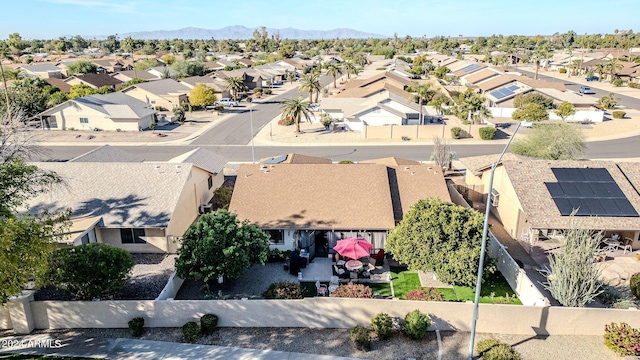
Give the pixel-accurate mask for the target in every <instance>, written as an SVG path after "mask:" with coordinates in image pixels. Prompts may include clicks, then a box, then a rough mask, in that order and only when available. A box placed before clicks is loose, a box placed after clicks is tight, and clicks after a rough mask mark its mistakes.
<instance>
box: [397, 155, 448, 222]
mask: <svg viewBox="0 0 640 360" xmlns="http://www.w3.org/2000/svg"><path fill="white" fill-rule="evenodd" d="M389 169H393V170H394V171H395V176H396V179H397V182H398V192H399V194H400V199H399V200H400V205H401V207H402V213H403V214H405V213H407V212H408V211H409V210H410V209H411V207H412V206H413V204H415V203H416V202H418V200H421V199H426V198H429V197H438V198H440V199H441V200H443V201H451V197H450V195H449V190H448V189H447V184H446V182H445V180H444V174H443V173H442V170H441V169H440V168H439V167H438V166H436V165H404V166H395V167H389ZM390 178H391V177H390ZM392 199H393V200H394V202H396V201H397V200H396V199H397V197H395V196H392ZM397 220H402V217H400V218H397Z"/></svg>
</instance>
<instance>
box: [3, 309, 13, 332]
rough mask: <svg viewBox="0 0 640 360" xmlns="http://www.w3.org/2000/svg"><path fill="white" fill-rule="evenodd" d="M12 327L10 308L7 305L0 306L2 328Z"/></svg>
mask: <svg viewBox="0 0 640 360" xmlns="http://www.w3.org/2000/svg"><path fill="white" fill-rule="evenodd" d="M12 327H13V325H12V324H11V316H9V308H8V307H7V306H0V329H11V328H12Z"/></svg>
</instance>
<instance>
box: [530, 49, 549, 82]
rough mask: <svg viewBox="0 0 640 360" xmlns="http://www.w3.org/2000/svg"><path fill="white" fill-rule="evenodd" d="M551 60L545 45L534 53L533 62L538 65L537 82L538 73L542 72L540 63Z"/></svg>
mask: <svg viewBox="0 0 640 360" xmlns="http://www.w3.org/2000/svg"><path fill="white" fill-rule="evenodd" d="M548 58H549V49H547V47H546V46H545V45H542V46H540V47H538V48H536V50H535V51H534V52H533V57H532V59H533V61H534V62H535V63H536V76H535V77H534V79H535V80H538V71H539V70H540V62H541V61H543V60H547V59H548Z"/></svg>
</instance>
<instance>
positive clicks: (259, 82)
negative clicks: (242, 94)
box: [215, 69, 269, 90]
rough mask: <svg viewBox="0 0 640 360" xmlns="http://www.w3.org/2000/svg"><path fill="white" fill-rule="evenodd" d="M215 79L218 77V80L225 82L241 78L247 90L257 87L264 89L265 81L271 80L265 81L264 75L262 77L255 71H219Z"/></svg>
mask: <svg viewBox="0 0 640 360" xmlns="http://www.w3.org/2000/svg"><path fill="white" fill-rule="evenodd" d="M215 77H217V78H218V79H221V80H224V79H227V78H230V77H240V78H242V79H243V80H244V85H245V86H246V87H247V89H249V90H253V89H255V88H257V87H260V88H263V87H265V85H266V84H265V81H267V80H269V79H265V78H263V77H262V75H260V73H259V72H257V71H255V70H253V69H237V70H230V71H225V70H222V71H217V72H216V73H215Z"/></svg>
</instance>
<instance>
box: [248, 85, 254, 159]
mask: <svg viewBox="0 0 640 360" xmlns="http://www.w3.org/2000/svg"><path fill="white" fill-rule="evenodd" d="M252 100H253V99H252V98H251V96H249V97H247V101H248V102H249V126H250V129H251V162H252V163H253V164H255V163H256V152H255V148H254V146H253V112H252V109H251V103H252Z"/></svg>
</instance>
